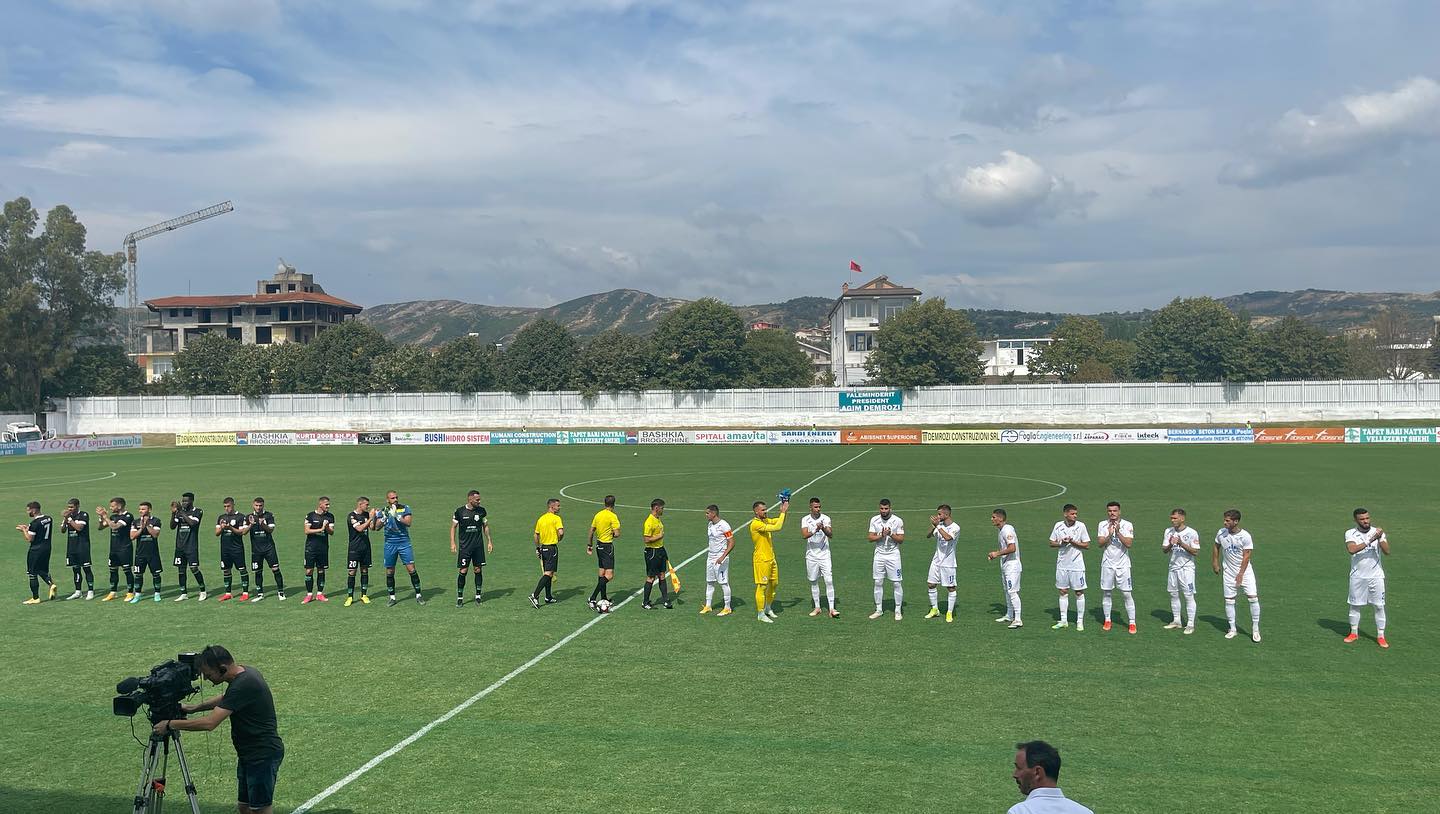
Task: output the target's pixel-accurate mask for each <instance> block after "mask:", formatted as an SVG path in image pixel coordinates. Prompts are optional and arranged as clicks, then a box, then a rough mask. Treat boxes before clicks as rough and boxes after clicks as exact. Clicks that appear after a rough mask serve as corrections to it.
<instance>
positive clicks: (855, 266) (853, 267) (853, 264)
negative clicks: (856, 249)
mask: <svg viewBox="0 0 1440 814" xmlns="http://www.w3.org/2000/svg"><path fill="white" fill-rule="evenodd" d="M850 270H851V271H853V272H855V273H856V274H860V273H861V270H860V264H859V263H856V262H855V261H854V260H851V261H850Z"/></svg>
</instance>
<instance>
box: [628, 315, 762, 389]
mask: <svg viewBox="0 0 1440 814" xmlns="http://www.w3.org/2000/svg"><path fill="white" fill-rule="evenodd" d="M651 341H652V343H653V347H654V349H655V372H656V381H657V382H658V383H659V384H660V385H661V386H663V387H669V388H674V389H676V390H719V389H721V388H725V387H734V386H736V384H737V383H738V382H740V380H741V379H742V378H743V377H744V375H745V371H746V365H748V364H749V357H748V355H747V354H746V353H745V347H744V343H745V323H744V322H743V321H741V319H740V315H739V314H737V313H735V309H734V308H731V307H730V306H728V305H726V304H725V303H723V302H720V301H719V300H717V299H713V298H710V297H706V298H704V299H699V300H696V301H695V302H691V303H686V304H685V305H682V306H680V307H679V308H677V309H675V310H674V311H671V312H670V313H668V314H666V315H665V316H664V317H662V318H661V319H660V324H659V325H658V326H657V327H656V328H655V335H654V337H653V338H652V340H651Z"/></svg>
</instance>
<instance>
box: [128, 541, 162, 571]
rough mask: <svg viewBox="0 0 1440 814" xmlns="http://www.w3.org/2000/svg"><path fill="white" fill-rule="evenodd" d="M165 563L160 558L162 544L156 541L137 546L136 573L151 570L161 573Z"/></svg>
mask: <svg viewBox="0 0 1440 814" xmlns="http://www.w3.org/2000/svg"><path fill="white" fill-rule="evenodd" d="M164 565H165V563H164V562H163V561H162V560H161V559H160V546H159V545H157V544H155V543H141V544H140V545H137V546H135V573H137V574H138V573H141V572H142V571H149V572H150V573H152V574H158V573H160V569H161V568H163V567H164Z"/></svg>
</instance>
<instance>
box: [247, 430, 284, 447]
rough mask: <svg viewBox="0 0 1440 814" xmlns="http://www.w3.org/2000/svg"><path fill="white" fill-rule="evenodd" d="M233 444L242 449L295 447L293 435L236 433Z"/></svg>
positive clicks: (280, 433)
mask: <svg viewBox="0 0 1440 814" xmlns="http://www.w3.org/2000/svg"><path fill="white" fill-rule="evenodd" d="M235 443H237V444H239V445H240V446H242V447H292V446H295V433H293V432H237V433H235Z"/></svg>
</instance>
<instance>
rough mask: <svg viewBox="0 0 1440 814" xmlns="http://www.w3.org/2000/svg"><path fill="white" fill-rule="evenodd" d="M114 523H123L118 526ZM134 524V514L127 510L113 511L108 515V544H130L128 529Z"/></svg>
mask: <svg viewBox="0 0 1440 814" xmlns="http://www.w3.org/2000/svg"><path fill="white" fill-rule="evenodd" d="M116 523H123V524H124V525H122V526H120V527H119V528H116V527H115V524H116ZM134 525H135V515H133V514H131V513H129V512H124V511H121V512H114V513H112V514H111V515H110V545H127V546H128V545H130V542H131V540H130V529H131V527H133V526H134Z"/></svg>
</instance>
